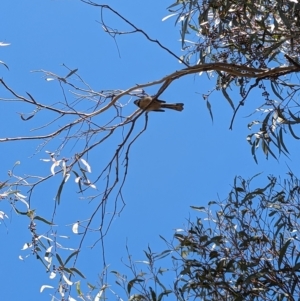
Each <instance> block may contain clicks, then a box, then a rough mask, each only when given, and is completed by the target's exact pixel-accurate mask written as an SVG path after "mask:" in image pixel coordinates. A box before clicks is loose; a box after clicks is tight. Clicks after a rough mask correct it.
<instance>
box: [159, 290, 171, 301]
mask: <svg viewBox="0 0 300 301" xmlns="http://www.w3.org/2000/svg"><path fill="white" fill-rule="evenodd" d="M171 293H172V291H171V290H165V291H163V292H162V293H160V294H159V295H158V298H157V301H161V299H162V297H163V296H165V295H167V296H168V295H169V294H171Z"/></svg>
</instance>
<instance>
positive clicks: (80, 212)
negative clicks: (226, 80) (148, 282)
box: [0, 0, 299, 301]
mask: <svg viewBox="0 0 300 301" xmlns="http://www.w3.org/2000/svg"><path fill="white" fill-rule="evenodd" d="M171 4H172V3H171V2H169V3H168V2H164V3H163V2H159V1H158V2H153V1H141V2H138V3H137V2H136V1H126V2H122V1H110V4H109V5H110V6H111V7H112V8H114V9H115V10H117V11H118V12H119V13H120V14H122V15H123V16H124V17H126V18H127V19H128V20H130V21H131V22H132V23H134V24H135V25H136V26H137V27H139V28H141V29H143V30H144V31H145V32H146V33H148V34H149V36H151V37H152V38H153V39H158V40H159V41H160V42H161V43H162V44H163V45H164V46H166V47H169V48H170V49H171V50H172V51H173V52H174V53H176V54H177V55H178V56H180V55H182V51H181V43H180V41H179V39H180V35H179V28H178V27H177V28H176V27H175V26H174V21H175V20H174V19H172V18H171V19H168V20H166V21H164V22H162V19H163V17H165V16H166V15H167V14H168V12H167V10H166V7H167V6H169V5H171ZM0 8H1V11H2V17H1V19H0V26H1V28H2V32H1V36H0V41H2V42H7V43H11V45H10V46H8V47H1V48H0V60H2V61H4V62H5V63H6V64H7V65H8V66H9V71H8V70H7V69H6V68H5V67H4V66H0V72H1V77H2V78H3V79H4V80H5V82H6V83H7V84H9V85H10V86H11V87H12V88H13V89H14V90H15V91H16V92H17V93H19V94H20V95H26V92H29V93H30V94H31V95H33V96H34V97H35V98H36V99H38V100H39V101H40V102H45V103H48V104H49V103H54V102H57V101H59V100H60V99H61V97H62V94H61V90H60V89H59V86H58V84H57V82H46V81H45V79H44V78H43V77H42V74H41V73H32V72H31V71H33V70H40V69H44V70H48V71H51V72H54V73H57V74H59V75H61V76H64V75H66V74H67V71H66V69H65V68H64V67H62V66H61V65H62V64H65V65H67V66H68V67H69V68H71V69H75V68H78V74H79V75H80V76H82V77H83V78H84V80H85V81H86V82H88V83H89V84H90V85H91V86H92V87H93V89H95V90H97V91H101V90H107V89H127V88H129V87H132V86H134V85H135V84H137V83H147V82H149V81H153V80H156V79H159V78H161V77H163V76H165V75H167V74H170V73H172V72H174V71H175V70H179V69H181V68H182V65H180V64H179V63H178V61H177V60H176V59H174V58H173V57H171V56H170V55H169V54H168V53H167V52H165V51H163V50H162V49H161V48H159V47H158V46H157V45H156V44H154V43H150V42H149V41H147V40H146V39H145V37H143V36H142V35H141V34H139V33H135V34H131V35H122V36H117V37H116V39H115V40H113V39H112V38H111V37H109V36H108V35H107V34H106V33H104V31H103V29H102V27H101V25H100V23H99V22H100V9H99V8H96V7H91V6H88V5H86V4H83V3H81V2H80V1H76V0H72V1H71V0H64V1H62V0H43V1H40V0H27V1H20V0H15V1H14V0H2V1H1V3H0ZM105 20H106V22H107V23H108V24H109V25H110V26H111V27H112V28H115V29H119V30H121V31H126V30H132V29H131V28H129V27H128V25H126V24H125V23H124V22H121V21H120V20H119V19H118V18H117V17H116V16H114V15H112V14H111V13H109V12H106V13H105ZM213 86H214V80H213V79H212V80H210V81H209V80H208V79H207V77H206V75H205V74H203V75H202V76H201V77H199V76H198V75H194V76H188V77H185V78H181V79H179V80H177V81H176V82H174V83H173V84H172V85H171V86H170V87H169V88H168V89H167V90H166V91H165V92H164V93H163V95H162V96H161V98H163V99H165V100H167V101H170V102H183V103H184V104H185V109H184V111H183V112H181V113H178V112H175V111H174V112H173V111H168V112H166V113H151V114H149V124H148V128H147V131H146V132H145V133H143V135H142V136H141V137H140V138H139V139H138V140H137V141H136V142H135V143H134V145H133V147H132V150H131V154H130V161H129V164H130V165H129V173H128V178H127V182H126V185H125V187H124V199H125V202H126V206H125V208H124V209H123V211H122V213H121V214H120V216H119V217H117V218H115V219H114V221H113V223H112V225H111V228H110V230H109V233H108V235H107V236H106V238H105V246H106V247H105V250H106V253H105V254H106V263H107V264H109V265H110V269H111V270H118V271H120V272H124V273H127V270H126V268H125V267H124V265H123V264H122V263H121V259H122V258H123V259H124V258H126V249H125V246H126V241H127V244H128V246H129V249H130V251H131V254H132V256H133V259H136V260H142V259H144V254H143V252H142V250H144V249H146V248H147V247H148V245H150V246H151V249H152V250H153V251H157V252H159V251H161V250H163V249H164V248H165V246H164V243H163V242H162V240H161V239H160V238H159V235H162V236H163V237H165V238H166V239H167V240H170V239H171V238H172V235H173V233H174V229H176V228H184V226H185V225H186V224H187V219H188V218H193V217H194V216H195V213H194V212H193V211H192V210H191V209H190V206H191V205H195V206H205V205H206V204H207V203H208V202H209V201H211V200H213V199H217V198H219V199H220V200H223V199H225V198H226V196H227V194H228V193H229V191H230V188H231V185H232V183H233V179H234V176H236V175H240V176H242V177H245V178H248V177H251V176H253V175H254V174H256V173H259V172H263V174H262V176H260V178H259V181H261V182H262V183H265V179H266V177H267V175H268V174H273V175H275V176H277V175H281V176H284V174H285V173H286V172H287V171H288V169H287V165H286V164H288V165H289V166H290V167H291V168H292V170H293V171H294V173H295V174H296V175H298V166H299V159H298V157H299V156H297V153H298V149H297V145H296V142H295V141H294V140H288V139H287V140H286V145H288V147H289V150H290V154H291V155H290V158H291V159H289V158H287V157H284V156H281V157H280V158H279V159H278V161H276V160H274V159H273V158H271V157H270V158H269V160H266V159H265V157H264V156H263V155H262V154H261V152H260V153H259V155H258V160H259V164H258V165H257V164H255V162H254V160H253V158H252V156H251V152H250V147H249V144H248V143H247V141H246V136H247V135H248V134H250V131H249V130H248V128H247V123H248V122H249V121H250V119H249V118H246V117H245V116H247V115H249V114H250V113H252V112H253V110H254V108H255V106H256V105H257V104H259V101H260V98H261V95H260V92H257V91H256V92H252V93H251V94H250V96H249V99H248V101H247V103H248V105H249V106H244V107H243V108H242V109H241V110H240V111H239V113H238V116H237V118H236V120H235V123H234V129H233V131H230V130H229V129H228V128H229V124H230V120H231V117H232V113H233V111H232V109H231V108H230V106H229V105H228V103H227V102H226V100H224V98H223V96H222V94H221V93H218V92H215V93H213V94H212V96H211V98H210V101H211V104H212V109H213V113H214V122H213V123H212V121H211V119H210V116H209V113H208V111H207V108H206V104H205V102H204V101H203V98H202V96H201V95H202V94H203V93H207V91H208V90H209V89H211V88H213ZM158 88H159V87H151V88H149V89H147V90H146V92H147V93H149V94H154V93H156V91H157V89H158ZM0 93H1V94H0V97H11V96H8V94H7V92H6V91H4V89H3V88H2V87H1V88H0ZM232 95H233V99H234V100H235V101H236V102H235V103H236V104H237V103H238V101H239V98H238V95H237V94H234V92H233V94H232ZM133 100H134V99H129V98H126V99H125V98H124V100H122V102H123V103H128V105H127V106H126V107H125V109H124V112H125V114H128V115H129V114H131V113H132V112H134V111H135V110H136V107H135V105H134V104H133ZM0 106H1V111H0V112H1V113H0V117H1V118H0V120H1V123H2V133H1V138H4V137H9V136H13V137H14V136H21V135H29V134H30V132H29V131H30V130H31V129H32V128H35V127H37V125H38V124H41V123H42V121H43V118H47V117H48V116H46V117H42V118H41V117H37V118H33V119H32V120H31V121H28V122H23V121H22V120H21V119H20V116H19V114H18V113H20V112H26V113H29V112H31V111H32V110H33V109H34V108H31V107H30V106H27V105H24V104H21V103H19V102H13V101H5V102H4V101H1V102H0ZM99 122H101V118H100V119H99ZM143 125H144V118H143V116H142V117H141V118H140V119H139V120H138V121H137V125H136V127H137V129H138V128H142V127H143ZM118 138H120V137H119V136H118V135H116V137H115V138H114V139H112V140H111V142H110V143H108V144H106V145H105V146H103V147H99V149H96V150H94V151H93V153H92V154H91V155H90V157H89V159H88V161H89V163H90V164H91V166H92V171H93V173H92V176H91V177H93V176H95V177H96V174H97V170H98V168H99V166H101V164H104V163H105V159H106V158H107V156H108V155H109V154H111V153H112V152H113V151H114V147H115V145H116V144H117V143H119V140H118ZM40 143H41V142H37V141H25V142H12V143H2V144H1V145H0V146H1V149H0V153H1V156H2V162H1V169H0V175H1V178H2V179H5V178H6V177H7V171H8V170H10V169H12V167H13V165H14V163H15V162H16V161H18V160H19V161H20V162H21V165H19V166H17V167H16V169H15V171H16V172H17V173H19V174H20V175H24V174H27V175H28V174H39V175H47V174H49V171H50V165H49V164H47V163H46V162H43V161H41V160H40V159H43V158H46V157H47V155H46V153H45V152H44V151H45V150H48V151H53V149H51V147H54V145H55V143H54V142H52V143H50V144H49V146H47V147H46V148H45V149H43V150H41V151H40V152H37V149H38V146H39V144H40ZM75 151H76V148H75ZM70 152H71V149H70ZM73 153H74V150H73ZM64 155H66V156H67V155H69V156H71V155H72V153H70V154H64ZM60 181H61V178H60V177H59V175H58V176H55V177H53V179H50V181H49V182H48V183H47V184H46V185H44V186H41V187H38V188H37V189H36V192H35V194H34V196H33V199H32V207H33V208H35V209H36V210H37V212H38V214H39V215H41V216H43V217H45V218H48V219H50V218H51V216H52V215H51V213H52V212H53V207H54V197H55V195H56V192H57V189H58V185H59V183H60ZM99 185H100V184H99ZM74 190H76V185H74V181H72V182H71V181H70V183H68V185H67V187H66V189H65V190H64V191H63V195H62V200H61V205H60V206H59V214H58V215H57V217H56V221H57V222H60V224H61V225H62V226H61V228H60V230H59V231H60V234H61V235H63V234H64V235H67V236H70V239H67V241H66V243H65V244H66V245H68V246H70V245H71V246H72V247H74V248H76V246H77V244H78V241H79V239H80V237H74V234H73V233H72V231H71V226H70V224H72V223H74V222H75V221H77V220H82V219H86V218H88V216H89V215H88V213H89V212H90V210H91V209H90V208H93V206H95V202H96V201H93V202H94V203H93V202H92V203H91V204H90V205H89V204H88V202H87V201H84V200H80V199H78V195H77V194H75V193H74ZM26 193H27V191H26V190H25V189H24V190H22V194H24V195H26ZM0 210H3V211H5V212H6V214H7V215H8V216H9V219H8V220H6V221H5V223H6V224H3V223H2V224H1V225H0V231H1V237H2V243H1V247H0V258H1V260H0V264H1V270H2V273H1V274H0V281H1V284H2V287H3V288H6V289H4V290H2V298H3V300H18V299H19V298H20V295H21V296H22V300H24V301H27V300H28V301H29V300H50V299H51V297H50V294H51V293H53V292H52V291H50V290H45V291H44V292H43V293H42V294H41V293H39V289H40V287H41V285H43V284H49V285H53V283H52V282H51V280H50V279H49V274H46V273H45V271H44V270H43V267H42V265H41V264H39V262H38V261H36V260H35V258H34V257H33V256H30V257H28V258H27V259H26V260H25V261H24V262H22V261H20V260H19V259H18V256H19V255H22V256H25V255H26V252H24V251H21V248H22V247H23V245H24V243H25V242H29V241H30V240H31V237H30V233H29V230H28V229H27V226H28V220H27V219H26V218H24V217H22V216H17V215H16V214H15V213H14V212H13V211H12V210H11V209H10V207H9V206H8V204H6V203H5V202H4V201H3V202H1V203H0ZM39 229H40V231H42V230H43V225H41V226H40V228H39ZM46 229H47V228H46V227H45V231H46ZM97 238H98V237H97V236H93V237H91V238H90V240H87V241H86V243H85V246H86V248H84V250H83V253H84V256H82V257H81V259H80V261H79V266H78V268H79V269H80V270H82V271H83V272H84V273H85V274H86V275H88V276H89V281H90V282H92V283H95V284H96V283H97V281H98V275H99V274H100V273H101V272H102V265H101V252H100V245H97V246H96V247H95V248H94V249H93V250H92V251H91V250H89V249H88V248H87V246H89V245H91V244H92V243H93V242H94V241H95V240H97ZM60 242H61V241H60ZM62 254H63V256H67V252H65V253H62ZM129 278H130V276H129ZM169 280H170V281H172V279H169ZM82 283H83V284H84V281H82ZM83 290H84V285H83ZM72 296H73V297H74V298H75V299H76V294H75V293H74V294H73V295H72Z"/></svg>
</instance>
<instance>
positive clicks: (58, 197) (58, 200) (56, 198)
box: [55, 179, 66, 205]
mask: <svg viewBox="0 0 300 301" xmlns="http://www.w3.org/2000/svg"><path fill="white" fill-rule="evenodd" d="M65 183H66V182H65V179H63V180H62V182H61V183H60V185H59V188H58V191H57V194H56V197H55V200H56V201H57V204H58V205H59V203H60V196H61V192H62V190H63V187H64V185H65Z"/></svg>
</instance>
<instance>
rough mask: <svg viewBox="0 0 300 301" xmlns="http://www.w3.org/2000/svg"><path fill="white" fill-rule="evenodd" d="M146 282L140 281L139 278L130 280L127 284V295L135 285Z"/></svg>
mask: <svg viewBox="0 0 300 301" xmlns="http://www.w3.org/2000/svg"><path fill="white" fill-rule="evenodd" d="M144 281H145V280H143V279H139V278H134V279H132V280H130V281H129V282H128V284H127V293H128V294H130V292H131V289H132V287H133V286H134V284H135V283H137V282H138V283H140V282H144Z"/></svg>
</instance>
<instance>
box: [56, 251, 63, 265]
mask: <svg viewBox="0 0 300 301" xmlns="http://www.w3.org/2000/svg"><path fill="white" fill-rule="evenodd" d="M56 259H57V260H58V262H59V264H60V266H62V267H63V266H64V263H63V261H62V259H61V258H60V256H59V254H58V253H56Z"/></svg>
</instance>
